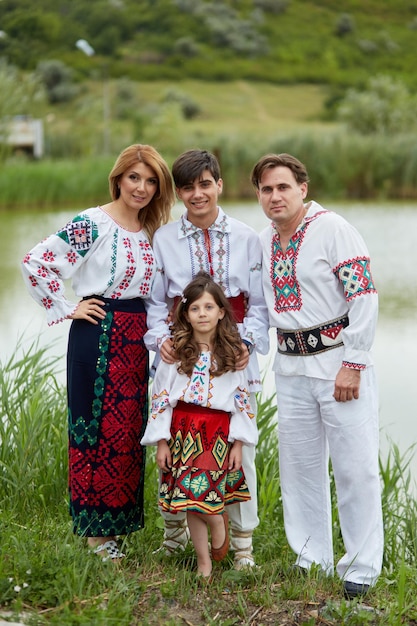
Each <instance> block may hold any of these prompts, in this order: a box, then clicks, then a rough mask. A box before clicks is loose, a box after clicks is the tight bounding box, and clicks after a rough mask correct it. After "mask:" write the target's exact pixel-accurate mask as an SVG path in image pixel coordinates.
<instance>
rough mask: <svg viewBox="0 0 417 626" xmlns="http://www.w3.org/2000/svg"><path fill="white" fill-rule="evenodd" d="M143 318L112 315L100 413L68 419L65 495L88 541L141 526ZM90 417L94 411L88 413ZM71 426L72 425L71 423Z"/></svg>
mask: <svg viewBox="0 0 417 626" xmlns="http://www.w3.org/2000/svg"><path fill="white" fill-rule="evenodd" d="M145 332H146V316H145V314H134V315H132V314H131V313H122V312H115V313H114V317H113V324H112V326H111V330H110V334H109V337H108V338H109V346H108V351H107V353H106V358H107V364H108V366H107V368H106V371H105V372H103V373H102V372H101V364H100V363H98V364H97V366H98V369H97V376H98V377H97V381H96V384H97V385H98V386H99V387H100V386H103V395H102V408H101V414H100V416H98V418H97V420H96V419H94V417H91V416H90V417H88V416H87V417H86V418H81V419H80V418H78V419H75V420H74V419H73V420H72V422H73V423H72V426H71V428H70V431H71V432H72V437H71V446H70V468H71V472H70V494H71V509H72V514H73V517H74V527H75V528H76V529H77V531H78V532H79V533H80V534H82V533H83V532H86V529H88V532H86V534H89V535H91V536H103V535H104V536H105V535H108V534H111V535H113V534H114V535H118V534H125V533H126V532H131V531H132V530H136V529H137V528H140V527H141V525H142V521H143V520H142V514H143V511H142V499H143V480H144V461H145V452H144V449H143V448H142V446H141V445H140V443H139V442H140V439H141V437H142V435H143V432H144V429H145V425H146V417H147V416H146V406H147V384H148V377H147V351H146V348H145V346H144V343H143V335H144V333H145ZM93 414H94V411H93ZM74 422H75V423H74Z"/></svg>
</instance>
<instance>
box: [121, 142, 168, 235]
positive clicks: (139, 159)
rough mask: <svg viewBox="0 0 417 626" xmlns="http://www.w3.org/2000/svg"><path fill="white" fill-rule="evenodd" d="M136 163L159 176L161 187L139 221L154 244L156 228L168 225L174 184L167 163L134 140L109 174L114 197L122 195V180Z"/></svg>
mask: <svg viewBox="0 0 417 626" xmlns="http://www.w3.org/2000/svg"><path fill="white" fill-rule="evenodd" d="M137 163H144V164H145V165H147V166H148V167H150V168H151V169H152V170H153V172H154V174H155V176H156V178H157V179H158V189H157V191H156V193H155V195H154V197H153V198H152V200H151V201H150V203H149V204H148V206H146V207H145V208H143V209H141V212H140V221H141V224H142V228H143V229H144V230H145V232H146V234H147V235H148V237H149V241H150V242H151V243H152V238H153V236H154V233H155V231H156V230H157V229H158V228H159V227H160V226H162V225H163V224H166V223H167V222H168V221H169V219H170V216H171V209H172V207H173V205H174V202H175V192H174V185H173V182H172V176H171V173H170V171H169V168H168V165H167V164H166V162H165V160H164V159H163V158H162V157H161V155H160V154H159V152H158V151H157V150H155V148H153V147H152V146H148V145H146V144H141V143H135V144H133V145H131V146H128V147H127V148H125V149H124V150H123V151H122V152H121V153H120V154H119V156H118V157H117V159H116V162H115V164H114V165H113V168H112V170H111V172H110V174H109V190H110V195H111V197H112V199H113V200H117V198H119V196H120V189H119V183H120V179H121V178H122V176H123V174H124V173H125V172H126V171H127V170H128V169H130V168H132V167H134V166H135V165H136V164H137Z"/></svg>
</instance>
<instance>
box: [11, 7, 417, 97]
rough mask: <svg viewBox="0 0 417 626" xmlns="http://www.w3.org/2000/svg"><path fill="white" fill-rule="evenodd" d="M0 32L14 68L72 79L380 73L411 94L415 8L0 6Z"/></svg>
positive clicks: (293, 78)
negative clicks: (88, 52)
mask: <svg viewBox="0 0 417 626" xmlns="http://www.w3.org/2000/svg"><path fill="white" fill-rule="evenodd" d="M0 24H1V29H2V32H3V33H4V34H3V36H2V37H0V56H4V57H5V58H7V59H8V60H9V62H12V63H15V64H17V65H18V66H19V67H21V68H23V69H34V68H35V67H36V65H37V63H38V62H39V61H41V60H45V59H60V60H62V61H64V62H65V63H66V64H67V65H68V66H70V67H72V68H73V69H74V70H76V72H77V73H78V76H79V78H80V79H82V78H83V77H86V76H88V75H91V73H92V72H96V73H102V72H103V68H104V66H105V67H106V71H108V72H109V73H110V75H111V76H113V77H114V78H116V77H121V76H128V77H130V78H132V79H134V80H161V79H170V80H175V81H182V80H183V79H184V78H194V79H200V80H227V81H229V80H237V79H248V80H259V81H268V82H272V83H287V84H288V83H290V84H294V83H299V82H304V83H305V82H308V83H319V84H322V83H326V84H332V85H341V86H346V85H356V84H358V83H360V82H361V81H363V80H364V79H365V78H366V77H369V76H370V75H374V74H376V73H381V72H384V73H389V74H391V75H395V76H396V77H398V78H402V79H403V80H404V81H405V82H407V83H408V85H409V86H412V87H414V88H416V87H417V76H416V72H415V42H416V37H417V4H416V2H415V0H383V1H381V0H366V2H363V1H362V0H344V2H343V3H339V2H335V1H334V0H314V1H313V0H240V1H239V2H236V1H234V0H216V1H209V0H152V1H150V0H94V2H91V0H36V3H34V2H33V0H2V2H0ZM80 38H85V39H87V40H88V41H89V43H90V44H91V45H92V47H93V48H94V50H95V53H96V54H95V55H94V56H92V57H87V56H85V55H84V54H83V53H82V52H80V50H78V49H76V47H75V42H76V41H77V40H78V39H80ZM28 50H30V51H31V53H30V54H29V55H28V53H27V51H28Z"/></svg>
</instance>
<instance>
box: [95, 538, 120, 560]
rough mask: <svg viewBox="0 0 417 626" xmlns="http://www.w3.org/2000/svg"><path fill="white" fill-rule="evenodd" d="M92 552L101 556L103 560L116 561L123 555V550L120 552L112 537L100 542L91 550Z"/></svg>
mask: <svg viewBox="0 0 417 626" xmlns="http://www.w3.org/2000/svg"><path fill="white" fill-rule="evenodd" d="M93 552H94V554H98V555H99V556H101V558H102V559H103V561H108V560H109V559H110V560H111V561H115V562H117V560H118V559H122V558H123V557H124V556H125V555H124V554H123V552H120V550H119V546H118V545H117V543H116V541H114V539H110V541H106V542H105V543H100V544H99V545H98V546H97V547H96V548H94V550H93ZM101 552H105V554H101Z"/></svg>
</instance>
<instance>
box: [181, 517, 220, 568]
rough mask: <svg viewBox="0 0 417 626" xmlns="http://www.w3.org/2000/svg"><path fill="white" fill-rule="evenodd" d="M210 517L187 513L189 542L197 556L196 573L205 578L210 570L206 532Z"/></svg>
mask: <svg viewBox="0 0 417 626" xmlns="http://www.w3.org/2000/svg"><path fill="white" fill-rule="evenodd" d="M210 517H212V516H211V515H201V514H200V513H191V512H190V511H187V523H188V528H189V530H190V536H191V541H192V542H193V546H194V550H195V552H196V554H197V572H198V573H199V574H201V575H202V576H204V577H205V578H208V577H209V576H210V574H211V570H212V563H211V555H210V551H209V545H208V530H207V524H208V518H210ZM216 517H217V516H216Z"/></svg>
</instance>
